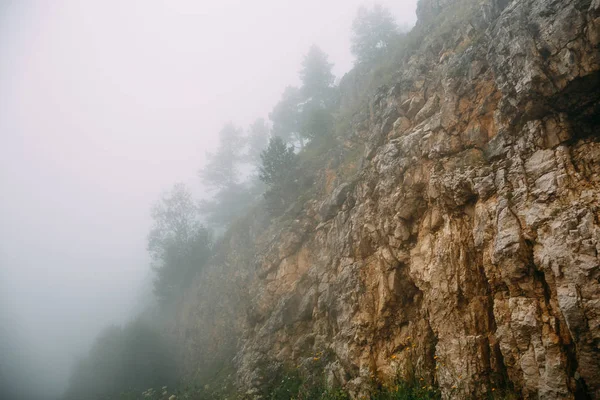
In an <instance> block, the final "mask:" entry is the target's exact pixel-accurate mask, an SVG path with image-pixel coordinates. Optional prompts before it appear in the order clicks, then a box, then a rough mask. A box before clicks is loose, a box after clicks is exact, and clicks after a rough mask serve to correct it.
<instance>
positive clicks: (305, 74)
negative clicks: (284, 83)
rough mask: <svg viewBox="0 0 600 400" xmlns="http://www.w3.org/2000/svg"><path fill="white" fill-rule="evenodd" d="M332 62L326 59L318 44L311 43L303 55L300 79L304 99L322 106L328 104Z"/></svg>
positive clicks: (331, 80)
mask: <svg viewBox="0 0 600 400" xmlns="http://www.w3.org/2000/svg"><path fill="white" fill-rule="evenodd" d="M332 66H333V64H331V63H329V62H328V61H327V54H325V53H324V52H323V50H321V49H320V48H319V47H318V46H316V45H312V46H311V48H310V49H309V50H308V53H307V54H306V55H305V56H304V60H303V62H302V70H301V71H300V79H301V80H302V94H303V96H304V99H305V101H312V102H313V103H316V104H318V105H320V106H321V107H323V108H327V107H329V106H330V104H331V101H332V98H333V96H332V88H331V86H332V85H333V80H334V76H333V73H332V72H331V68H332Z"/></svg>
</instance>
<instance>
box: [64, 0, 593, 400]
mask: <svg viewBox="0 0 600 400" xmlns="http://www.w3.org/2000/svg"><path fill="white" fill-rule="evenodd" d="M418 17H419V22H418V23H417V25H416V26H415V27H414V28H413V29H412V30H411V31H410V32H401V31H400V30H399V29H398V27H397V26H396V23H395V21H394V18H393V17H392V15H391V13H390V12H389V10H387V9H386V8H384V7H381V6H373V7H365V8H361V9H359V10H358V11H357V14H356V17H355V20H354V23H353V25H352V52H353V54H354V55H355V57H356V63H355V66H354V68H353V69H352V70H351V71H350V72H349V73H347V74H346V75H345V76H344V77H343V78H342V79H341V80H339V82H336V79H335V77H334V75H333V72H332V64H331V63H330V61H329V58H328V55H327V54H325V53H324V52H323V51H322V50H321V49H320V48H319V47H318V46H317V45H314V46H312V47H311V48H309V49H306V53H305V55H304V61H303V62H302V65H300V66H298V67H299V82H300V83H301V84H300V85H299V86H298V87H292V86H290V87H287V88H285V90H284V91H283V95H282V97H281V99H280V101H279V103H278V104H276V106H275V107H274V108H273V109H272V110H271V111H270V112H269V120H264V119H257V120H256V121H255V122H254V123H253V124H251V125H250V126H248V127H239V126H235V125H234V124H232V123H227V124H225V125H224V126H223V127H222V129H221V131H220V132H219V144H218V147H217V148H216V151H215V152H213V153H212V154H210V155H209V156H208V162H207V164H206V165H205V166H203V167H202V168H201V169H200V170H199V171H198V178H199V180H200V181H201V182H202V183H203V184H204V185H205V186H206V187H208V188H210V190H211V197H210V198H203V199H199V198H195V197H194V195H193V194H192V193H193V191H192V190H190V188H188V187H186V186H185V185H183V184H180V183H176V184H174V186H173V187H172V188H171V189H169V190H167V191H165V193H164V196H163V197H162V198H160V199H158V200H157V202H156V204H155V207H154V208H153V209H152V219H153V222H154V224H153V227H152V229H151V231H150V232H149V234H148V242H147V243H148V252H149V254H150V255H151V257H152V260H153V265H152V268H153V270H154V271H155V275H154V276H155V278H154V294H155V297H156V300H157V302H156V305H155V306H153V307H151V308H149V309H148V310H147V312H145V313H143V314H142V315H141V316H140V317H139V319H137V320H136V321H133V322H131V323H130V324H128V325H125V326H122V327H113V328H109V329H107V330H106V331H105V332H104V333H103V334H102V335H101V336H100V337H99V338H98V340H97V342H96V344H95V345H94V347H93V348H92V350H91V351H90V353H89V355H88V356H87V358H84V359H83V360H82V361H81V363H80V364H79V365H78V367H77V369H76V370H75V372H74V374H73V376H72V381H71V384H70V388H69V390H68V391H67V394H66V396H65V399H69V400H75V399H100V398H113V399H119V398H121V399H138V398H139V399H171V400H173V399H183V398H189V399H209V398H211V399H212V398H223V399H225V398H230V399H233V398H265V399H346V398H353V399H354V398H378V399H401V398H402V399H404V398H406V399H409V398H413V399H419V398H445V399H450V398H460V399H467V398H498V399H500V398H547V399H559V398H560V399H575V398H598V397H599V396H600V361H599V360H600V350H599V349H598V343H599V341H600V327H599V324H600V319H599V318H600V317H599V315H600V283H599V282H600V267H599V265H600V264H599V259H598V251H599V250H600V186H599V185H600V181H599V179H598V177H599V176H600V169H599V165H600V163H599V161H600V141H599V140H600V124H599V121H600V120H599V117H598V116H599V115H600V114H599V112H600V110H599V107H600V73H599V71H600V52H599V48H598V46H599V43H600V2H598V1H589V0H572V1H560V0H522V1H513V2H510V1H507V0H445V1H433V0H421V1H420V2H419V7H418ZM248 79H252V77H248Z"/></svg>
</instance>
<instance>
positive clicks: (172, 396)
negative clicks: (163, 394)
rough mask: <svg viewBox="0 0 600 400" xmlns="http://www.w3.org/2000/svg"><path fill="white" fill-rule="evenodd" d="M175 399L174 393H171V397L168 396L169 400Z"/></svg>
mask: <svg viewBox="0 0 600 400" xmlns="http://www.w3.org/2000/svg"><path fill="white" fill-rule="evenodd" d="M175 399H177V396H175V395H174V394H172V395H171V397H169V400H175Z"/></svg>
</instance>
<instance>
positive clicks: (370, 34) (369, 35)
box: [351, 4, 398, 63]
mask: <svg viewBox="0 0 600 400" xmlns="http://www.w3.org/2000/svg"><path fill="white" fill-rule="evenodd" d="M397 34H398V33H397V26H396V22H395V21H394V17H393V16H392V13H391V12H390V10H389V9H387V8H384V7H382V6H381V5H379V4H376V5H375V6H374V7H373V9H371V10H369V9H367V8H365V7H361V8H359V9H358V13H357V15H356V18H355V19H354V22H353V23H352V47H351V51H352V54H354V55H355V56H356V59H357V61H358V62H359V63H366V62H371V61H373V60H375V59H377V58H378V57H380V56H381V55H382V54H385V53H386V51H387V50H388V49H389V46H390V44H391V42H392V41H393V40H394V38H395V37H396V36H397Z"/></svg>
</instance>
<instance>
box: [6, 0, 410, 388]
mask: <svg viewBox="0 0 600 400" xmlns="http://www.w3.org/2000/svg"><path fill="white" fill-rule="evenodd" d="M371 3H372V2H364V1H361V0H343V1H342V0H337V1H324V0H302V1H294V2H292V1H281V0H257V1H248V0H245V1H243V0H241V1H233V0H219V1H215V2H205V1H167V0H164V1H158V0H155V1H141V0H140V1H117V0H115V1H106V0H102V1H92V0H72V1H43V0H40V1H7V0H0V185H1V186H0V187H1V188H2V190H1V192H0V374H4V378H5V379H9V380H11V381H14V382H15V383H16V385H15V386H16V387H18V390H19V391H20V393H21V394H23V395H24V396H23V397H25V394H26V390H27V389H26V388H27V385H30V383H31V380H35V383H36V387H41V388H43V389H42V390H43V393H42V394H40V393H39V392H38V393H33V394H27V395H30V396H33V397H36V396H37V397H38V398H43V399H49V398H53V397H56V396H58V395H59V394H60V392H61V390H62V389H63V388H64V385H65V383H66V380H67V378H68V375H69V369H70V368H71V367H72V364H73V361H74V360H75V359H76V358H77V357H78V356H79V355H81V354H83V353H85V351H86V350H87V348H88V346H89V345H90V343H91V341H92V340H93V338H94V336H95V335H96V334H97V333H98V331H99V330H100V329H101V328H103V327H104V326H106V325H107V324H109V323H112V322H116V323H119V322H122V321H124V320H125V319H127V318H128V316H130V315H131V313H132V312H134V310H135V309H136V307H139V303H140V301H141V300H140V298H141V297H143V296H142V293H143V290H142V289H143V288H144V287H145V282H146V283H147V282H148V280H149V267H148V264H149V261H148V256H147V254H146V250H145V240H146V234H147V232H148V229H149V225H150V222H151V221H150V217H149V208H150V205H151V204H152V203H153V202H154V201H155V200H156V198H157V197H158V195H159V194H160V192H161V191H162V190H163V189H166V188H168V187H169V186H171V185H172V184H173V183H175V182H179V181H182V182H185V183H187V184H189V185H190V186H191V187H194V188H197V190H201V189H200V184H199V181H198V179H197V178H196V172H197V170H198V168H199V167H200V166H201V165H202V163H203V161H204V155H205V152H206V151H207V150H210V149H211V148H212V147H213V146H214V145H215V144H216V134H217V132H218V131H219V129H220V128H221V126H222V124H223V123H225V122H227V121H232V122H234V123H235V124H237V125H240V126H242V127H244V128H245V127H246V126H247V125H248V124H249V123H250V122H252V121H253V120H254V119H256V118H257V117H265V118H266V117H267V116H268V113H269V111H270V110H271V109H272V107H273V105H274V104H275V103H277V101H278V100H279V98H280V95H281V93H282V91H283V89H284V87H285V86H286V85H289V84H296V83H297V82H298V77H297V73H298V71H299V69H300V64H301V61H302V57H303V54H304V53H305V52H306V51H307V50H308V48H309V46H310V45H311V44H313V43H316V44H317V45H319V46H320V47H321V48H322V49H323V50H324V51H325V52H326V53H327V54H329V59H330V61H331V62H333V63H335V66H334V72H335V74H336V76H337V77H341V76H342V75H343V74H344V73H345V72H347V71H348V70H349V69H350V68H351V66H352V62H353V61H352V57H351V55H350V25H351V23H352V19H353V18H354V16H355V13H356V10H357V8H358V7H359V5H361V4H371ZM379 3H380V4H383V5H386V6H388V7H389V8H390V9H391V10H392V11H393V12H394V15H395V17H396V19H397V22H398V24H399V25H400V26H405V27H410V26H412V25H413V24H414V22H415V19H416V17H415V9H416V0H408V1H402V0H395V1H392V0H382V1H379ZM19 379H22V381H19ZM36 390H37V389H36ZM0 393H1V392H0ZM12 395H15V394H14V393H13V394H12Z"/></svg>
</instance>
